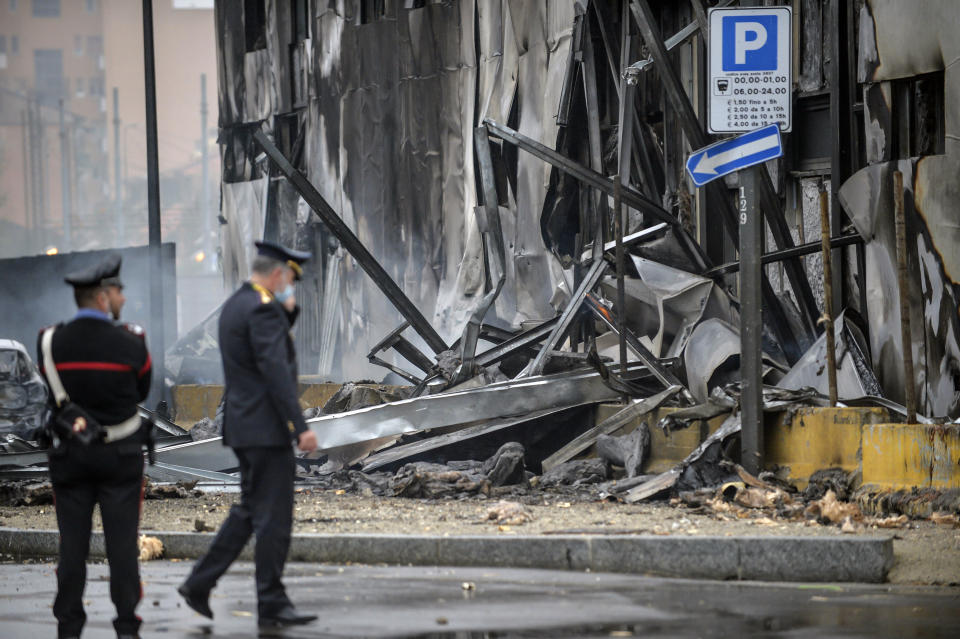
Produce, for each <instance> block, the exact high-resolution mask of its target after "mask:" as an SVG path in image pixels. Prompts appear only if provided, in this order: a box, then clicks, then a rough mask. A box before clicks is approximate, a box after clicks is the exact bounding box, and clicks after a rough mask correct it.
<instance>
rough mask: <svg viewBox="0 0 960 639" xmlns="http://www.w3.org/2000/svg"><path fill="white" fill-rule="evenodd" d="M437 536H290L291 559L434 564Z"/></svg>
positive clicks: (331, 561)
mask: <svg viewBox="0 0 960 639" xmlns="http://www.w3.org/2000/svg"><path fill="white" fill-rule="evenodd" d="M437 557H438V551H437V538H436V537H432V536H428V535H419V536H418V535H323V534H304V535H297V536H295V537H294V538H293V541H292V543H291V545H290V554H289V555H288V559H289V560H290V561H311V562H321V563H363V564H391V565H406V564H410V565H415V566H423V565H435V564H436V563H437Z"/></svg>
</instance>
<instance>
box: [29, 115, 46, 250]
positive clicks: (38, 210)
mask: <svg viewBox="0 0 960 639" xmlns="http://www.w3.org/2000/svg"><path fill="white" fill-rule="evenodd" d="M27 113H28V117H29V135H30V182H31V187H32V189H33V215H34V224H35V228H36V229H37V231H38V233H37V238H38V239H39V240H40V242H41V243H42V242H43V232H42V229H43V227H44V226H45V224H46V222H47V207H46V193H45V191H46V189H45V188H44V187H45V180H44V179H43V173H44V171H43V159H44V155H45V153H44V144H43V114H42V113H41V111H40V103H39V101H36V100H35V101H33V103H31V104H30V105H28V107H27Z"/></svg>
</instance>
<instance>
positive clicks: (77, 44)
mask: <svg viewBox="0 0 960 639" xmlns="http://www.w3.org/2000/svg"><path fill="white" fill-rule="evenodd" d="M73 54H74V55H83V36H73Z"/></svg>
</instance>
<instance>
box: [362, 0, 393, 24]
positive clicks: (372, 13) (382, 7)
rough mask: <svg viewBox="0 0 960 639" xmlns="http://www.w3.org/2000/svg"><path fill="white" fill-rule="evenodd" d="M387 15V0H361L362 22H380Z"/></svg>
mask: <svg viewBox="0 0 960 639" xmlns="http://www.w3.org/2000/svg"><path fill="white" fill-rule="evenodd" d="M386 15H387V3H386V2H385V0H360V24H370V23H371V22H379V21H380V20H383V19H384V18H385V17H386Z"/></svg>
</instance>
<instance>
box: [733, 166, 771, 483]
mask: <svg viewBox="0 0 960 639" xmlns="http://www.w3.org/2000/svg"><path fill="white" fill-rule="evenodd" d="M760 170H762V171H766V169H765V168H763V167H762V166H761V167H760ZM738 204H739V206H738V209H739V221H740V384H741V387H740V409H741V413H740V417H741V420H742V421H741V425H740V462H741V463H742V464H743V467H744V468H746V469H747V471H748V472H750V473H753V474H754V475H758V474H759V473H760V471H761V470H763V362H762V355H761V341H762V339H763V312H762V309H761V305H760V285H761V281H762V277H763V270H762V269H763V267H762V266H761V263H760V254H761V252H762V248H763V213H762V210H761V209H760V207H759V206H758V205H757V184H756V173H755V171H752V170H749V169H748V170H746V171H740V197H739V198H738Z"/></svg>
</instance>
